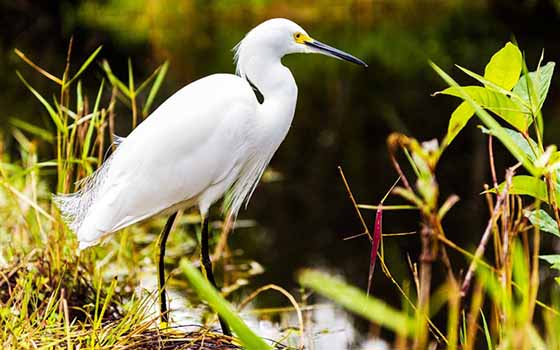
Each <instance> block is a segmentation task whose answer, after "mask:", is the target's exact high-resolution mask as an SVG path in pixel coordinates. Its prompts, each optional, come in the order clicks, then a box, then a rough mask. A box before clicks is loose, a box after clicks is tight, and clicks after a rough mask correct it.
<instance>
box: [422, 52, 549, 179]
mask: <svg viewBox="0 0 560 350" xmlns="http://www.w3.org/2000/svg"><path fill="white" fill-rule="evenodd" d="M430 65H431V67H432V68H433V69H434V70H435V71H436V73H438V74H439V76H440V77H441V78H442V79H443V80H444V81H445V82H446V83H448V84H449V85H450V86H452V87H455V88H458V89H459V92H460V93H461V98H463V99H464V100H465V101H467V102H468V103H469V104H470V105H471V107H473V108H474V110H475V112H476V115H477V116H478V118H479V119H480V120H481V121H482V122H483V123H484V125H485V126H486V127H487V128H488V129H490V130H492V132H493V133H494V135H496V138H497V139H498V140H500V142H502V143H503V144H504V146H505V147H506V148H507V149H508V151H509V152H510V153H511V154H512V155H513V156H514V157H515V159H517V160H518V161H519V162H521V164H523V166H524V167H525V169H527V171H529V173H531V174H532V175H538V174H539V170H538V169H537V168H536V167H535V166H534V165H533V163H532V162H531V161H530V160H529V158H527V155H525V153H524V152H523V150H522V149H521V148H519V146H518V145H517V144H515V142H513V141H512V140H511V139H510V138H509V137H508V135H507V133H506V132H505V131H504V128H503V127H502V126H501V125H500V124H499V123H498V122H497V121H496V120H495V119H494V118H493V117H492V116H491V115H490V114H489V113H488V112H486V111H485V110H484V109H483V108H482V106H480V104H478V103H477V102H476V101H475V100H474V99H473V98H472V97H471V96H470V95H469V94H468V93H467V92H466V91H464V90H462V89H461V87H460V86H459V85H458V84H457V82H456V81H455V80H453V78H451V77H450V76H449V75H448V74H447V73H445V72H444V71H443V70H442V69H441V68H439V67H438V66H437V65H436V64H435V63H433V62H430Z"/></svg>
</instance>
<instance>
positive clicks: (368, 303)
mask: <svg viewBox="0 0 560 350" xmlns="http://www.w3.org/2000/svg"><path fill="white" fill-rule="evenodd" d="M298 281H299V283H301V284H302V285H303V286H305V287H308V288H311V289H312V290H314V291H316V292H318V293H319V294H321V295H323V296H325V297H327V298H329V299H332V300H334V301H335V302H336V303H338V304H340V305H342V306H344V307H345V308H347V309H348V310H350V311H352V312H354V313H356V314H358V315H360V316H362V317H364V318H366V319H368V320H370V321H372V322H375V323H377V324H379V325H381V326H384V327H387V328H388V329H390V330H392V331H394V332H395V333H398V334H401V335H412V334H414V331H415V322H414V320H413V319H411V318H410V317H409V316H408V315H407V314H406V313H405V312H401V311H398V310H395V309H394V308H392V307H391V306H389V305H387V304H385V303H384V302H382V301H380V300H379V299H377V298H373V297H368V296H367V295H366V294H365V293H363V292H362V291H360V290H359V289H358V288H356V287H353V286H350V285H348V284H346V283H344V282H343V281H341V280H339V279H337V278H334V277H331V276H329V275H327V274H325V273H322V272H318V271H314V270H303V271H302V272H301V273H300V274H299V277H298Z"/></svg>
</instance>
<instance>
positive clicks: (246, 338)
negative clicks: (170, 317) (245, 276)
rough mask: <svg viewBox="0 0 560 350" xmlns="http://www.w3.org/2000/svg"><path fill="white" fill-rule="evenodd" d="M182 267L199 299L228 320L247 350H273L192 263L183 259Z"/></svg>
mask: <svg viewBox="0 0 560 350" xmlns="http://www.w3.org/2000/svg"><path fill="white" fill-rule="evenodd" d="M180 267H181V270H182V271H183V273H184V274H185V276H187V279H188V280H189V282H190V283H191V286H192V287H193V289H194V290H195V291H196V293H197V294H198V295H199V297H200V298H201V299H203V300H205V301H206V302H208V305H210V307H211V308H212V309H213V310H214V311H216V312H217V313H219V314H220V316H222V317H223V318H224V319H225V320H226V322H227V324H228V325H229V326H230V327H231V329H232V330H233V331H234V332H235V334H236V335H237V337H238V338H239V340H240V341H241V343H242V344H243V346H244V347H245V348H246V349H248V350H267V349H272V347H271V346H270V345H268V344H267V343H266V342H265V341H264V340H263V339H262V338H260V337H259V336H257V335H256V334H255V333H253V331H252V330H251V329H250V328H249V327H247V325H246V324H245V322H243V320H242V319H241V317H239V315H238V314H237V313H236V312H235V311H234V310H233V308H232V307H231V305H230V304H229V303H228V302H227V301H226V300H225V299H224V298H223V297H222V296H221V295H220V293H218V292H217V291H216V289H214V287H212V285H211V284H210V282H208V281H207V280H206V279H205V278H204V277H202V274H201V273H200V272H199V271H198V270H197V269H196V268H195V267H193V266H192V265H191V263H190V261H188V260H187V259H181V263H180Z"/></svg>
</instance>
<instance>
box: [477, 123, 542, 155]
mask: <svg viewBox="0 0 560 350" xmlns="http://www.w3.org/2000/svg"><path fill="white" fill-rule="evenodd" d="M504 131H505V132H506V134H508V135H509V137H510V138H511V139H512V140H513V142H515V143H516V144H517V145H518V146H519V148H521V149H522V150H523V152H525V154H526V155H527V157H529V159H530V160H531V161H532V162H534V161H536V160H537V158H538V157H540V151H539V146H538V145H537V143H536V142H535V141H534V140H533V139H532V138H530V137H529V136H527V137H524V136H523V134H521V133H520V132H517V131H515V130H511V129H508V128H504ZM482 132H483V133H485V134H489V135H494V134H493V133H492V132H491V131H490V130H488V129H486V128H485V127H482ZM535 152H537V153H536V154H535Z"/></svg>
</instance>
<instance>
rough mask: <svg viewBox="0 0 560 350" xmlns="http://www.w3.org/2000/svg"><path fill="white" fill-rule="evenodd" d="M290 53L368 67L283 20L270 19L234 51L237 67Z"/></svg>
mask: <svg viewBox="0 0 560 350" xmlns="http://www.w3.org/2000/svg"><path fill="white" fill-rule="evenodd" d="M292 53H319V54H323V55H326V56H331V57H334V58H338V59H341V60H345V61H349V62H352V63H356V64H359V65H361V66H364V67H367V64H366V63H365V62H364V61H362V60H360V59H359V58H356V57H354V56H352V55H350V54H348V53H346V52H343V51H341V50H338V49H336V48H334V47H331V46H329V45H326V44H323V43H321V42H320V41H317V40H315V39H313V38H311V36H310V35H309V34H307V32H306V31H305V30H304V29H303V28H302V27H300V26H299V25H298V24H296V23H294V22H292V21H290V20H288V19H285V18H274V19H269V20H268V21H265V22H263V23H261V24H259V25H258V26H256V27H255V28H253V29H252V30H251V31H250V32H249V33H247V35H246V36H245V38H243V40H242V41H241V42H240V43H239V44H237V46H236V47H235V57H236V61H237V62H238V63H239V62H240V61H241V60H243V61H250V60H251V58H253V57H254V58H256V57H263V56H264V57H266V56H269V57H270V58H276V59H280V58H282V57H283V56H285V55H288V54H292ZM243 56H245V57H243ZM240 68H241V70H242V67H239V65H238V72H239V73H242V72H240V71H239V69H240Z"/></svg>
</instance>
